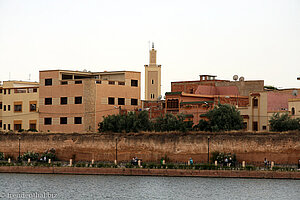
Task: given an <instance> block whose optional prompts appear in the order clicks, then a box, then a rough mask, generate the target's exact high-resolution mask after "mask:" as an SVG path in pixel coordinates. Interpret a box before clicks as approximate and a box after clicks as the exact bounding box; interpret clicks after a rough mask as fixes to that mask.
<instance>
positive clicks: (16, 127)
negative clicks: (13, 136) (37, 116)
mask: <svg viewBox="0 0 300 200" xmlns="http://www.w3.org/2000/svg"><path fill="white" fill-rule="evenodd" d="M20 129H22V124H14V130H15V131H18V130H20Z"/></svg>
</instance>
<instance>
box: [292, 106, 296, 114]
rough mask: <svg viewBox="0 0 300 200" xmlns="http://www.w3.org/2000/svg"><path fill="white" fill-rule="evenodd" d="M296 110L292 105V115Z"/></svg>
mask: <svg viewBox="0 0 300 200" xmlns="http://www.w3.org/2000/svg"><path fill="white" fill-rule="evenodd" d="M295 113H296V111H295V108H294V107H292V115H295Z"/></svg>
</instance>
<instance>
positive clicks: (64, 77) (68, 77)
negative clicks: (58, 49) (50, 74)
mask: <svg viewBox="0 0 300 200" xmlns="http://www.w3.org/2000/svg"><path fill="white" fill-rule="evenodd" d="M61 79H62V80H67V79H73V76H72V75H68V74H62V76H61Z"/></svg>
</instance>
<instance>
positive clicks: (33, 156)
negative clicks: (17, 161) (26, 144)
mask: <svg viewBox="0 0 300 200" xmlns="http://www.w3.org/2000/svg"><path fill="white" fill-rule="evenodd" d="M29 158H30V160H31V161H37V160H38V158H39V154H38V153H35V152H30V151H28V152H26V153H24V154H23V155H22V156H21V159H22V160H24V161H27V160H28V159H29Z"/></svg>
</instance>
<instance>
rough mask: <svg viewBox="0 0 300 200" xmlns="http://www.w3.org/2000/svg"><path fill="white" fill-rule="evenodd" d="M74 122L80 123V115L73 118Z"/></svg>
mask: <svg viewBox="0 0 300 200" xmlns="http://www.w3.org/2000/svg"><path fill="white" fill-rule="evenodd" d="M74 123H75V124H82V118H81V117H75V118H74Z"/></svg>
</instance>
